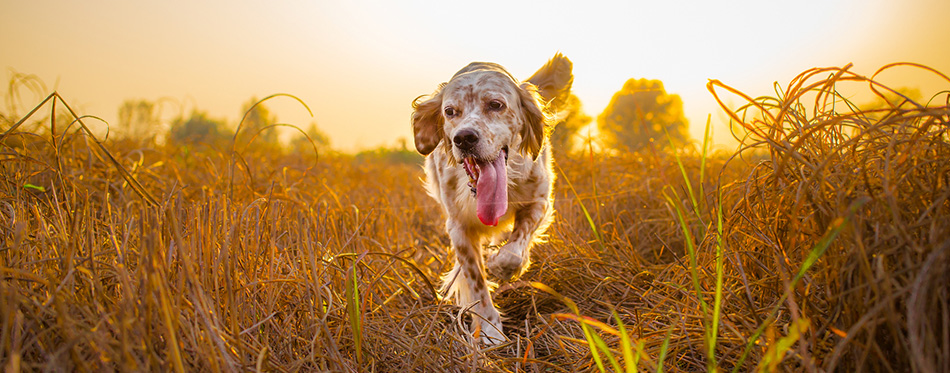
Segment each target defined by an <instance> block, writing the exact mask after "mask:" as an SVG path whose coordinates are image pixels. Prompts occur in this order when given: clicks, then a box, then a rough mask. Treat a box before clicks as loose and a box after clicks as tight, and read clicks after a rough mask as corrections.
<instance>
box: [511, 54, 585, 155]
mask: <svg viewBox="0 0 950 373" xmlns="http://www.w3.org/2000/svg"><path fill="white" fill-rule="evenodd" d="M573 69H574V64H573V63H572V62H571V60H569V59H567V57H564V55H563V54H561V53H557V54H555V55H554V57H552V58H551V59H550V60H549V61H548V63H546V64H544V66H541V68H540V69H538V71H537V72H535V73H534V75H531V77H530V78H528V80H527V81H525V82H524V83H521V89H519V90H518V91H519V93H520V95H521V108H522V111H523V112H524V128H522V130H521V131H522V133H521V149H520V150H521V151H522V152H525V153H530V154H531V156H532V157H533V158H534V159H537V158H538V154H540V153H541V147H542V146H544V139H545V138H546V137H547V135H548V133H547V132H548V131H550V130H551V126H553V125H554V120H555V115H554V114H555V113H557V112H558V111H560V109H561V108H563V107H564V106H566V103H567V98H568V97H569V96H570V93H571V85H572V84H574V73H573V72H572V70H573Z"/></svg>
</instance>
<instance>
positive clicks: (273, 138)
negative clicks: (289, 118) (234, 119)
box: [237, 97, 278, 147]
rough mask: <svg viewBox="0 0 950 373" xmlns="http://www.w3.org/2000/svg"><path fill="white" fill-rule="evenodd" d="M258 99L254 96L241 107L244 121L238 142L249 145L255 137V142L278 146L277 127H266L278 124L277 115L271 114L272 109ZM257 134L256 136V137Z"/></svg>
mask: <svg viewBox="0 0 950 373" xmlns="http://www.w3.org/2000/svg"><path fill="white" fill-rule="evenodd" d="M258 101H259V100H258V99H257V98H254V97H252V98H251V99H250V100H248V101H247V102H246V103H245V104H244V106H243V107H242V108H241V113H242V116H243V118H244V121H243V122H241V128H240V131H241V132H240V133H238V138H237V144H239V145H241V146H245V145H248V142H249V141H251V139H252V138H253V139H254V143H255V144H258V145H265V146H268V147H273V146H277V145H278V140H277V129H276V128H268V129H266V130H265V129H264V128H265V127H267V126H270V125H273V124H276V123H277V116H276V115H273V114H271V112H270V109H268V108H267V106H265V105H264V104H263V103H258ZM255 104H257V105H255ZM262 130H263V131H262ZM255 135H256V136H257V137H256V138H255V137H254V136H255Z"/></svg>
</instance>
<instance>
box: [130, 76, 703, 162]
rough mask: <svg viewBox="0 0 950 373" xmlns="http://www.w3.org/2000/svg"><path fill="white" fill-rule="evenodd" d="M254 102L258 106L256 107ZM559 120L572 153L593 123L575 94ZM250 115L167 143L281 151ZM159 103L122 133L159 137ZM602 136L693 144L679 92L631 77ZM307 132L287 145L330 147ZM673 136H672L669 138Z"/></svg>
mask: <svg viewBox="0 0 950 373" xmlns="http://www.w3.org/2000/svg"><path fill="white" fill-rule="evenodd" d="M255 104H256V105H255ZM559 109H560V111H561V116H560V118H559V119H560V120H559V121H558V124H557V125H556V126H555V127H554V130H553V131H552V133H551V137H550V141H551V144H552V148H553V149H554V150H555V152H558V153H562V154H563V153H568V152H570V151H571V150H572V149H575V148H578V147H579V146H580V145H586V144H581V143H580V142H578V141H577V140H578V138H579V136H578V132H579V131H580V130H581V129H583V128H586V127H587V126H588V125H589V124H590V123H591V122H592V121H593V120H594V118H592V117H591V116H590V115H588V114H586V113H585V112H584V110H583V104H582V103H581V101H580V99H579V98H578V97H577V96H575V95H573V94H572V95H570V97H569V98H568V99H567V100H566V102H565V103H564V107H563V108H559ZM242 112H245V113H246V115H245V117H244V120H243V122H242V124H241V130H240V133H238V135H237V137H234V132H233V129H232V128H229V127H228V126H227V125H226V123H225V121H224V120H221V119H216V118H211V117H210V116H208V114H207V113H206V112H203V111H200V110H193V111H192V112H191V113H190V114H189V115H187V116H186V115H181V116H178V117H177V118H175V119H174V120H172V121H171V123H170V125H169V128H167V131H166V135H165V141H166V142H167V141H171V142H174V143H199V144H200V143H205V144H215V143H219V142H223V141H231V140H236V144H241V145H247V144H252V143H253V144H256V145H255V146H265V147H267V146H271V147H280V146H281V145H280V142H279V140H278V132H277V131H276V130H275V128H274V125H275V124H276V123H277V118H276V116H275V115H274V114H273V113H271V112H270V110H269V109H268V108H267V106H266V105H264V104H258V103H257V100H256V99H254V98H252V99H251V100H249V101H248V102H246V103H245V104H244V106H243V109H242ZM160 115H161V113H160V110H159V105H158V104H157V103H156V102H150V101H145V100H130V101H126V102H125V103H123V104H122V106H121V107H120V108H119V116H118V122H119V123H118V124H119V128H120V129H122V130H123V132H124V133H125V134H126V135H128V136H130V137H134V138H149V137H155V136H158V135H160V134H159V133H158V132H159V131H161V130H162V129H163V128H162V125H161V119H160ZM596 120H597V129H598V132H599V135H598V136H597V137H596V139H595V140H593V141H596V142H597V144H596V146H597V148H599V149H614V150H616V151H640V150H644V148H648V147H654V148H664V147H668V146H669V144H670V141H669V140H668V139H672V140H673V142H674V144H676V145H677V146H681V145H684V144H686V143H687V142H689V141H690V136H689V122H688V121H687V120H686V117H685V115H684V112H683V101H682V100H681V99H680V97H679V95H677V94H670V93H667V92H666V89H665V88H664V87H663V82H661V81H659V80H650V79H630V80H628V81H627V82H626V83H624V85H623V87H622V88H621V89H620V90H619V91H617V92H616V93H615V94H614V95H613V98H612V99H611V100H610V103H609V104H608V105H607V107H606V108H605V109H604V111H603V112H602V113H601V114H600V115H598V116H597V118H596ZM301 130H303V131H305V132H306V135H307V136H303V134H300V133H298V134H296V135H295V136H294V137H293V139H292V140H291V141H290V143H289V144H285V145H284V147H286V146H288V145H289V147H290V148H291V149H292V150H293V149H298V148H302V147H312V146H311V145H310V140H307V137H309V138H310V139H311V140H312V141H313V144H314V145H316V146H317V147H318V148H322V149H328V148H329V147H330V139H329V137H327V135H326V134H325V133H323V132H322V131H320V129H319V128H318V127H317V125H316V123H311V124H310V125H309V126H308V127H307V128H306V129H301ZM667 136H669V137H667Z"/></svg>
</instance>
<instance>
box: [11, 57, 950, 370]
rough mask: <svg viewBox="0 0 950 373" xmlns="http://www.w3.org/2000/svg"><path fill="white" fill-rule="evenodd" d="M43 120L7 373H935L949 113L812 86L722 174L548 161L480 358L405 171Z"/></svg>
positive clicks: (677, 159)
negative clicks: (542, 218) (534, 223)
mask: <svg viewBox="0 0 950 373" xmlns="http://www.w3.org/2000/svg"><path fill="white" fill-rule="evenodd" d="M894 68H922V67H909V66H897V67H894ZM934 73H935V74H938V75H939V73H936V72H934ZM944 78H946V77H944ZM947 81H948V87H950V79H948V80H947ZM909 83H911V82H909ZM844 87H848V88H849V89H862V90H865V91H867V90H869V89H871V90H873V91H877V92H880V93H881V95H882V96H883V97H887V98H888V102H889V104H888V103H886V102H884V101H882V104H881V105H880V106H878V107H879V109H858V108H856V107H855V106H854V105H853V104H851V103H850V102H849V101H847V99H846V97H848V96H846V95H845V94H839V90H842V89H844ZM869 87H870V88H869ZM710 90H711V91H712V92H715V93H716V94H717V95H732V96H733V97H740V98H741V97H742V94H741V92H737V91H734V90H732V89H731V88H729V87H728V86H726V85H724V84H721V83H719V82H716V81H713V82H711V83H710ZM730 91H731V92H730ZM53 97H54V98H53V99H51V101H52V102H46V103H45V105H43V106H40V107H39V108H40V109H39V110H37V111H36V112H35V113H33V115H32V116H30V117H29V118H26V120H25V121H23V124H22V125H20V126H17V125H16V121H10V122H8V123H3V127H4V128H3V129H2V132H0V133H2V135H0V136H2V138H0V144H2V145H0V154H2V158H0V180H2V183H0V363H2V365H3V367H4V368H5V369H8V371H19V370H20V369H24V370H53V371H61V370H65V371H101V370H121V371H139V370H148V371H247V370H265V371H334V372H336V371H379V372H390V371H402V372H415V371H426V372H443V371H493V372H494V371H498V372H508V371H529V372H562V371H563V372H574V371H600V370H608V371H610V370H623V371H628V372H632V371H634V370H639V371H647V372H654V371H703V370H713V369H718V370H721V371H739V372H746V371H754V370H763V371H862V370H863V371H897V372H903V371H917V372H940V371H944V372H946V371H950V275H948V269H950V219H948V217H950V200H948V199H950V136H948V129H950V127H948V126H950V102H948V101H950V95H948V93H947V92H942V93H940V94H938V95H937V96H934V98H933V99H930V98H928V100H927V101H924V102H914V101H910V100H904V99H903V98H901V97H900V96H899V95H895V94H894V93H892V92H891V91H890V90H889V89H888V88H887V87H883V86H880V85H876V84H874V83H870V84H869V79H868V78H865V77H862V76H858V75H855V74H853V73H851V72H850V71H848V70H847V69H846V68H844V69H824V70H818V69H815V70H809V71H806V72H805V73H803V74H802V75H801V76H799V77H798V78H796V80H794V81H792V82H791V83H790V84H788V85H787V86H785V87H784V88H782V90H780V91H779V92H777V93H776V95H775V97H763V98H751V97H746V98H745V101H746V105H745V106H742V107H739V108H730V109H729V110H727V114H728V115H729V116H730V117H732V119H733V121H734V122H735V124H736V126H737V128H741V129H739V130H737V136H740V137H741V138H742V139H743V146H742V149H741V150H740V151H738V152H735V153H732V152H725V151H721V150H720V151H716V152H712V151H706V150H705V149H704V146H702V145H701V144H694V145H692V146H688V147H685V148H682V149H681V150H679V151H677V152H661V151H655V152H644V153H635V154H621V155H607V154H596V153H591V152H589V151H588V152H582V153H578V154H573V155H570V156H562V157H561V158H559V159H557V173H558V175H557V176H558V182H557V187H556V191H555V193H556V202H555V208H556V209H557V216H556V220H555V223H554V225H553V226H552V228H551V230H550V231H549V235H550V237H549V242H548V243H545V244H543V245H541V246H539V247H537V248H536V250H535V251H534V253H533V255H534V258H533V262H534V264H533V266H532V268H531V270H530V271H529V272H528V273H527V274H526V275H525V276H523V277H522V279H521V280H520V281H518V282H515V283H510V284H503V285H502V286H501V287H500V288H499V289H498V290H497V291H496V292H495V295H494V298H495V300H496V303H497V304H498V306H499V308H500V309H501V310H502V311H503V312H504V313H505V316H506V317H507V321H505V332H506V334H507V336H508V338H510V340H511V343H509V344H506V345H503V346H501V347H495V348H488V349H486V348H484V347H483V346H479V345H477V344H473V343H471V342H470V338H469V337H467V336H466V334H465V333H464V329H465V328H464V327H463V325H466V324H467V322H466V319H467V318H469V317H470V316H469V315H468V314H467V313H466V312H465V311H466V310H464V309H459V308H458V307H456V306H455V305H452V304H449V303H447V302H445V301H443V300H442V299H441V297H440V296H439V295H438V294H437V293H436V290H435V289H436V288H437V284H436V281H437V279H438V277H439V275H440V274H441V273H442V272H444V271H446V270H447V269H449V268H450V266H451V260H452V257H451V254H450V253H448V252H447V246H448V238H447V237H446V235H445V234H444V233H443V232H442V226H443V224H442V220H441V217H440V216H439V213H438V208H437V206H436V205H435V203H434V202H433V201H432V200H431V199H430V198H429V197H427V196H425V194H424V191H423V189H422V186H421V183H420V181H419V178H420V176H421V175H422V172H421V168H420V167H419V166H418V165H415V164H407V163H405V162H393V161H391V159H389V158H386V157H378V159H374V158H372V157H370V158H366V157H363V158H355V157H352V156H346V155H334V154H321V155H320V156H319V157H315V156H314V155H313V154H290V155H287V154H284V155H276V154H271V153H263V152H257V151H255V149H254V148H253V147H252V148H250V150H247V151H244V152H240V153H232V152H230V151H229V149H228V148H227V147H226V146H219V147H217V148H215V147H213V146H212V147H202V146H181V145H163V146H157V145H154V144H148V143H142V142H134V141H113V140H110V141H107V142H105V143H103V144H101V145H100V144H99V143H98V140H97V139H95V138H93V137H91V136H88V135H87V134H86V132H85V131H83V130H82V128H81V123H78V122H74V123H71V122H72V120H73V119H74V118H72V117H70V116H69V115H68V114H69V112H68V109H67V107H66V106H65V104H64V100H62V99H60V98H59V97H58V96H53ZM65 103H68V98H67V100H66V101H65ZM54 105H55V106H54ZM724 106H725V105H724ZM51 118H56V120H55V121H53V120H51ZM15 119H16V120H19V119H20V118H15ZM84 120H85V121H88V120H89V119H88V118H86V119H84ZM53 124H55V126H54V125H53ZM51 128H53V133H52V135H54V136H51V134H50V129H51ZM407 130H408V127H407ZM239 149H241V147H239Z"/></svg>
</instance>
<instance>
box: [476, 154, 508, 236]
mask: <svg viewBox="0 0 950 373" xmlns="http://www.w3.org/2000/svg"><path fill="white" fill-rule="evenodd" d="M478 168H479V169H480V170H479V172H480V175H478V184H476V185H475V188H476V190H477V192H476V193H475V198H476V199H475V211H476V213H477V214H478V220H481V221H482V224H485V225H491V226H495V225H498V219H499V218H501V216H502V215H504V214H505V212H506V211H508V171H507V170H506V168H505V154H504V151H502V152H501V153H500V154H498V157H497V158H495V160H494V161H492V162H491V163H482V164H479V165H478Z"/></svg>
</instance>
